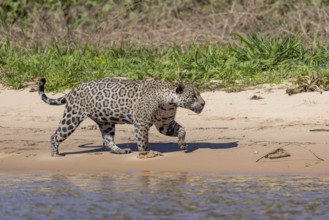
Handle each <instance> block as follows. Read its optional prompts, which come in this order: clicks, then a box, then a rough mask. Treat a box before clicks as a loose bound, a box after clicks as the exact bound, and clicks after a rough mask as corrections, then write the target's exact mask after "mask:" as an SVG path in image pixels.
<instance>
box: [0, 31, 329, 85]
mask: <svg viewBox="0 0 329 220" xmlns="http://www.w3.org/2000/svg"><path fill="white" fill-rule="evenodd" d="M237 39H238V43H234V44H233V43H232V44H230V45H220V44H213V43H204V44H195V43H191V44H189V45H185V46H180V45H177V44H172V45H170V46H166V47H157V46H145V45H140V44H138V45H137V44H111V45H109V46H108V47H105V48H104V47H102V48H100V47H97V46H94V45H90V44H79V43H67V44H60V43H53V44H50V45H46V46H40V45H34V46H30V47H20V46H14V44H13V43H12V42H10V40H9V39H5V40H2V41H0V77H1V82H2V83H3V84H4V85H6V86H9V87H12V88H15V89H19V88H23V87H24V86H25V85H26V84H27V83H29V82H37V81H38V80H39V78H41V77H46V78H47V81H48V83H47V89H48V90H51V91H61V90H64V89H66V88H71V87H73V86H74V85H76V84H79V83H81V82H85V81H89V80H93V79H100V78H105V77H114V76H116V77H128V78H130V79H134V80H140V79H144V78H148V77H155V78H159V79H166V80H171V81H181V80H182V81H184V82H193V83H194V84H195V85H197V86H198V87H199V88H204V89H219V88H220V89H223V88H243V87H247V86H251V85H257V84H263V83H280V82H282V81H283V80H284V81H286V80H287V79H288V80H289V79H294V78H296V77H298V76H307V75H309V74H310V73H312V72H317V73H318V75H319V77H327V76H329V64H328V62H327V60H328V58H329V52H328V47H329V44H328V45H322V46H316V47H314V48H308V47H306V46H305V45H304V44H303V42H302V40H301V39H300V38H299V37H289V36H281V37H274V38H266V37H264V36H262V35H260V34H252V35H249V36H247V35H243V34H238V35H237Z"/></svg>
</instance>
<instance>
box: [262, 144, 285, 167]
mask: <svg viewBox="0 0 329 220" xmlns="http://www.w3.org/2000/svg"><path fill="white" fill-rule="evenodd" d="M279 152H280V153H285V154H280V155H274V156H271V155H272V154H277V153H279ZM282 157H290V154H289V153H287V152H286V151H285V150H284V149H283V148H281V147H280V148H278V149H275V150H274V151H271V152H270V153H268V154H265V155H264V156H262V157H261V158H259V159H258V160H256V163H257V162H258V161H260V160H261V159H263V158H270V159H278V158H282Z"/></svg>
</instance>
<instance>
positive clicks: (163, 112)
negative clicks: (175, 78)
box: [39, 78, 205, 157]
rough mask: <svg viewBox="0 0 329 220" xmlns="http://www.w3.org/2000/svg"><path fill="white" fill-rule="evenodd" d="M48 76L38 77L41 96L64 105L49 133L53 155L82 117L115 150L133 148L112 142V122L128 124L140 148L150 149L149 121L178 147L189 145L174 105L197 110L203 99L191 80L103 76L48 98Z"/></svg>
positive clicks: (150, 124)
mask: <svg viewBox="0 0 329 220" xmlns="http://www.w3.org/2000/svg"><path fill="white" fill-rule="evenodd" d="M45 84H46V79H45V78H42V79H41V80H40V82H39V95H40V96H41V99H42V100H43V101H44V102H45V103H47V104H49V105H64V104H65V109H64V114H63V117H62V119H61V120H60V122H59V126H58V128H57V130H56V131H55V133H54V134H53V135H52V136H51V155H52V156H54V157H55V156H64V154H60V153H59V150H58V148H59V144H60V143H61V142H63V141H64V140H65V139H67V138H68V137H69V136H70V135H71V134H72V133H73V132H74V131H75V129H76V128H77V127H78V126H79V124H80V123H81V122H82V121H83V120H84V119H86V118H88V117H89V118H90V119H92V120H93V121H94V122H96V124H97V125H98V127H99V130H100V131H101V134H102V137H103V145H104V147H105V148H106V149H107V150H109V151H111V152H113V153H117V154H127V153H131V152H132V151H131V149H129V148H120V147H119V146H117V145H116V144H115V142H114V136H115V125H116V124H132V125H133V126H134V133H135V138H136V142H137V146H138V150H139V151H140V152H144V151H149V150H150V149H149V143H148V133H149V129H150V127H151V126H153V125H155V127H156V128H157V130H158V131H159V132H160V133H161V134H164V135H167V136H174V137H178V145H179V146H180V149H181V150H186V149H187V144H186V142H185V136H186V132H185V129H184V128H183V127H182V126H181V125H180V124H178V123H177V122H176V121H175V116H176V111H177V108H178V107H182V108H186V109H190V110H192V111H193V112H195V113H200V112H201V111H202V110H203V108H204V106H205V101H204V99H203V98H202V97H201V95H200V92H199V91H198V90H197V89H196V87H195V86H194V85H192V84H188V83H185V84H183V83H174V82H170V81H164V80H157V79H146V80H141V81H134V80H129V79H122V78H105V79H100V80H93V81H89V82H85V83H82V84H79V85H77V86H76V87H75V88H73V89H72V90H70V92H68V93H67V94H65V95H64V96H62V97H59V98H49V97H48V96H47V95H46V93H45V91H44V88H45Z"/></svg>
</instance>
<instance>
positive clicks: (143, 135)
mask: <svg viewBox="0 0 329 220" xmlns="http://www.w3.org/2000/svg"><path fill="white" fill-rule="evenodd" d="M134 127H135V137H136V142H137V146H138V150H139V151H140V152H145V151H149V150H150V148H149V140H148V139H149V138H148V132H149V129H150V127H149V126H148V125H145V124H135V125H134Z"/></svg>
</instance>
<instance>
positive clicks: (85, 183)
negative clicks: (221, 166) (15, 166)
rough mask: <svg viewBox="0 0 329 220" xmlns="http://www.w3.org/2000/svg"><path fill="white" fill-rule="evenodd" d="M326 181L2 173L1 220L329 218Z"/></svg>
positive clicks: (146, 174)
mask: <svg viewBox="0 0 329 220" xmlns="http://www.w3.org/2000/svg"><path fill="white" fill-rule="evenodd" d="M328 186H329V177H294V176H225V175H210V174H207V175H206V174H202V175H199V174H193V173H157V172H118V173H112V172H111V173H88V174H81V173H79V174H73V173H72V174H60V173H52V174H24V175H9V174H6V173H0V199H1V203H0V213H1V219H187V218H188V219H219V218H220V219H329V214H327V213H328V211H327V210H328V208H329V190H328V188H329V187H328Z"/></svg>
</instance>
